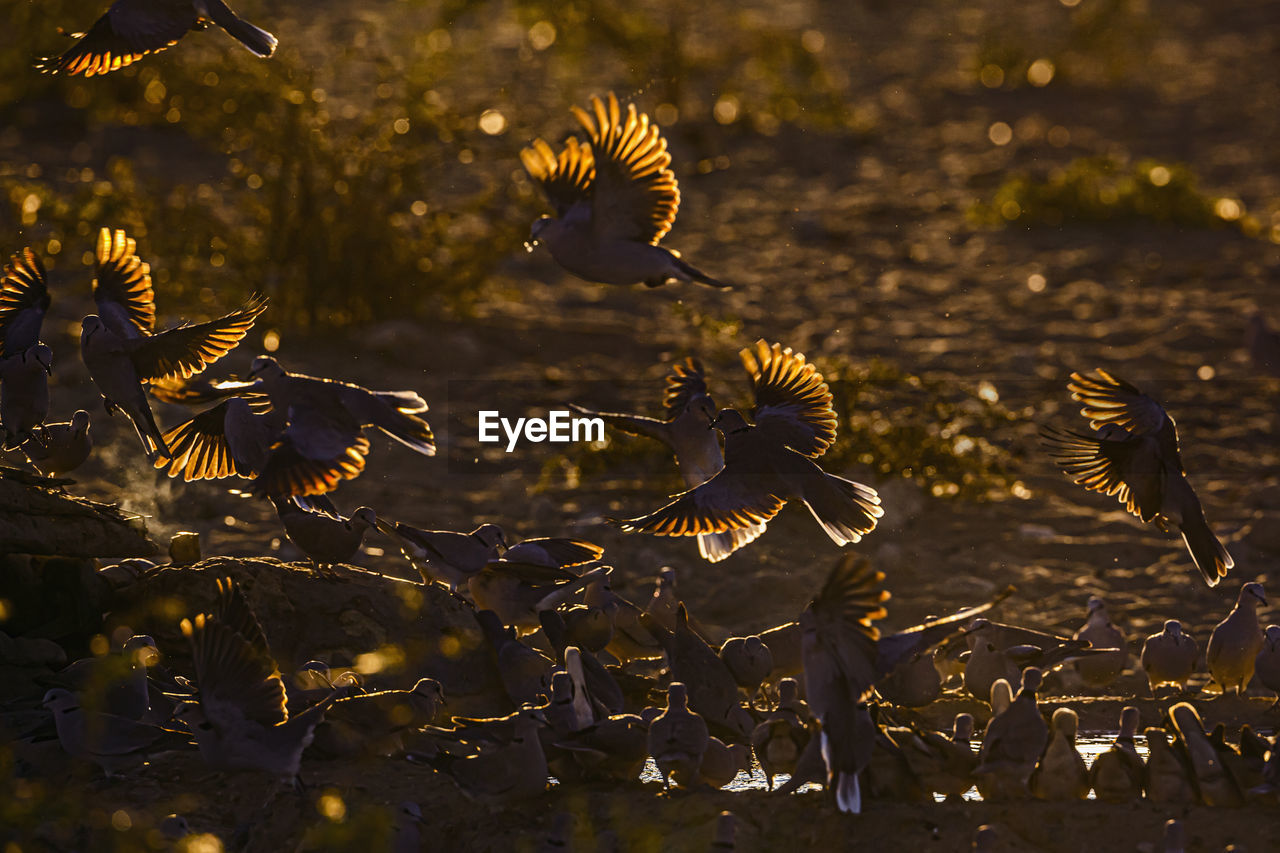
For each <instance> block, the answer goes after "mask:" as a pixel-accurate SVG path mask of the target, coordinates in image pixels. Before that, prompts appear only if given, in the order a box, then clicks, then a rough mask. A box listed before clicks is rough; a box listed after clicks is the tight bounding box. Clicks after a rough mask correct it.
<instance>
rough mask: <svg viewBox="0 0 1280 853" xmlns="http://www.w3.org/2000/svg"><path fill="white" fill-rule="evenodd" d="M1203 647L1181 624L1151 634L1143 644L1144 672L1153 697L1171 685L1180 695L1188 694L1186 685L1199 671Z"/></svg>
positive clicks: (1173, 621)
mask: <svg viewBox="0 0 1280 853" xmlns="http://www.w3.org/2000/svg"><path fill="white" fill-rule="evenodd" d="M1199 653H1200V647H1199V645H1198V644H1197V643H1196V641H1195V638H1194V637H1192V636H1191V635H1190V634H1184V633H1183V632H1182V623H1181V622H1179V621H1178V620H1177V619H1170V620H1168V621H1167V622H1165V623H1164V630H1162V631H1161V632H1160V633H1159V634H1152V635H1151V636H1150V637H1147V639H1146V641H1145V642H1144V643H1143V644H1142V668H1143V670H1145V671H1146V673H1147V683H1148V685H1149V686H1150V687H1151V695H1152V696H1154V695H1155V693H1156V688H1157V687H1163V686H1164V685H1166V684H1172V685H1174V686H1175V687H1177V688H1178V692H1179V693H1186V692H1187V681H1188V679H1190V678H1191V673H1193V672H1194V671H1195V668H1196V656H1197V655H1198V654H1199Z"/></svg>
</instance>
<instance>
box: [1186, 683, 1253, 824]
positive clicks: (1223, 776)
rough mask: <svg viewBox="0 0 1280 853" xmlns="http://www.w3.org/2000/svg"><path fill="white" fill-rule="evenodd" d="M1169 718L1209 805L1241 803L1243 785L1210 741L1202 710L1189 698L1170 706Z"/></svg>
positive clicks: (1204, 799) (1194, 779)
mask: <svg viewBox="0 0 1280 853" xmlns="http://www.w3.org/2000/svg"><path fill="white" fill-rule="evenodd" d="M1169 718H1170V720H1172V722H1173V727H1174V730H1175V731H1176V732H1177V734H1178V739H1179V740H1180V741H1181V742H1182V746H1183V748H1184V750H1185V752H1186V755H1187V756H1188V758H1189V759H1190V762H1191V772H1192V779H1193V781H1194V783H1195V786H1196V790H1197V791H1198V792H1199V794H1200V801H1201V802H1203V803H1204V804H1205V805H1206V806H1238V805H1241V804H1242V803H1243V802H1244V800H1243V796H1242V793H1241V791H1240V786H1239V784H1238V783H1237V782H1236V779H1235V777H1234V776H1233V775H1232V773H1231V769H1230V768H1229V767H1228V766H1227V764H1226V763H1225V762H1224V761H1223V759H1222V755H1221V754H1220V753H1219V752H1218V749H1217V748H1216V747H1215V746H1214V745H1213V744H1212V743H1211V742H1210V740H1209V737H1208V735H1206V734H1205V732H1204V724H1203V723H1202V722H1200V714H1199V713H1197V712H1196V709H1195V707H1194V706H1193V705H1191V704H1190V703H1188V702H1179V703H1178V704H1177V705H1174V706H1173V707H1172V708H1170V709H1169Z"/></svg>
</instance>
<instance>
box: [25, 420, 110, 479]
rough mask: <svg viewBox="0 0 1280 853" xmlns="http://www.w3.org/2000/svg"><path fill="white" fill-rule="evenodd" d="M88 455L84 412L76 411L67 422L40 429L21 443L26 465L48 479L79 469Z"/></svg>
mask: <svg viewBox="0 0 1280 853" xmlns="http://www.w3.org/2000/svg"><path fill="white" fill-rule="evenodd" d="M92 451H93V438H92V436H90V435H89V413H88V412H86V411H85V410H84V409H78V410H76V412H75V414H73V415H72V416H71V420H70V421H67V422H64V423H56V424H42V425H40V426H39V427H37V428H36V429H35V430H34V431H33V432H32V434H31V437H30V438H28V439H27V440H26V441H25V442H23V443H22V452H23V453H24V454H26V456H27V461H29V462H30V463H31V464H32V465H34V466H36V468H38V469H39V470H40V473H42V474H44V475H46V476H50V477H59V476H62V475H63V474H67V473H69V472H71V471H74V470H75V469H76V468H79V467H80V466H81V465H83V464H84V461H85V460H86V459H88V458H89V454H90V453H91V452H92Z"/></svg>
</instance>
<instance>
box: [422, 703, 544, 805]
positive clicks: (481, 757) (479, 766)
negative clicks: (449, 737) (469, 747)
mask: <svg viewBox="0 0 1280 853" xmlns="http://www.w3.org/2000/svg"><path fill="white" fill-rule="evenodd" d="M542 726H543V722H542V720H541V714H540V712H538V711H536V710H534V709H530V708H523V709H521V710H520V711H519V712H517V713H516V714H515V715H514V720H513V731H512V733H511V738H510V739H509V740H507V741H505V742H503V743H499V744H496V745H494V746H492V747H490V748H482V749H481V750H480V752H479V753H478V754H476V755H470V756H466V757H463V758H458V757H455V756H452V755H449V754H448V753H444V752H441V753H438V754H436V755H435V756H434V757H432V758H431V759H430V764H431V765H432V766H433V767H435V769H436V770H438V771H440V772H441V773H443V774H445V775H447V776H449V777H450V778H452V779H453V781H454V782H455V783H457V785H458V787H459V788H460V789H461V790H462V792H463V793H464V794H466V795H467V796H468V797H471V798H473V799H477V800H488V801H508V800H516V799H523V798H526V797H533V796H537V795H538V794H541V793H542V792H543V791H545V790H546V789H547V758H546V754H545V753H543V751H542V742H541V739H540V738H539V735H538V732H539V730H540V729H541V728H542Z"/></svg>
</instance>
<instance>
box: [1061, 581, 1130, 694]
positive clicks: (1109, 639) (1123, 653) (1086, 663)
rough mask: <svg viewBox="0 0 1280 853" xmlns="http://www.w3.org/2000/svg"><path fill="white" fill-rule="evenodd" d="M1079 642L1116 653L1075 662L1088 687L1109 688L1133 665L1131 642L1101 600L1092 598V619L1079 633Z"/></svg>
mask: <svg viewBox="0 0 1280 853" xmlns="http://www.w3.org/2000/svg"><path fill="white" fill-rule="evenodd" d="M1075 639H1077V640H1086V641H1088V643H1089V645H1090V646H1092V647H1093V648H1095V649H1115V651H1114V652H1106V653H1103V654H1095V655H1089V656H1088V657H1085V658H1080V659H1079V660H1077V661H1075V663H1074V665H1075V668H1076V672H1077V673H1078V674H1079V676H1080V680H1081V681H1083V682H1084V683H1085V684H1086V685H1087V686H1089V687H1095V688H1096V687H1107V686H1108V685H1110V684H1111V683H1112V682H1113V681H1115V680H1116V679H1117V678H1119V677H1120V674H1121V673H1122V672H1124V668H1125V664H1127V663H1128V662H1129V648H1128V642H1127V641H1126V640H1125V636H1124V631H1121V630H1120V629H1119V628H1117V627H1116V625H1115V623H1113V622H1112V621H1111V618H1110V617H1109V616H1108V615H1107V603H1106V602H1105V601H1103V600H1102V599H1101V598H1099V597H1098V596H1096V595H1094V596H1090V597H1089V615H1088V617H1087V618H1086V619H1085V623H1084V627H1082V628H1081V629H1080V630H1079V631H1076V634H1075Z"/></svg>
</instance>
